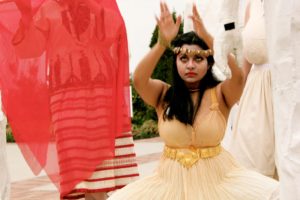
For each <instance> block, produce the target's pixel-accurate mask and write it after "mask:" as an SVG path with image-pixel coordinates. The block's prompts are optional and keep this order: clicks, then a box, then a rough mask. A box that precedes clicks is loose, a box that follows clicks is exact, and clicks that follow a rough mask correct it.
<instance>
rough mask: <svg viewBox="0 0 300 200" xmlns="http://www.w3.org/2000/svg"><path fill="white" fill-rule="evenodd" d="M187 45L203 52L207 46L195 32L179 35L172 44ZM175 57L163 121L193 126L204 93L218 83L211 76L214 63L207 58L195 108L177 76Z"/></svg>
mask: <svg viewBox="0 0 300 200" xmlns="http://www.w3.org/2000/svg"><path fill="white" fill-rule="evenodd" d="M184 44H187V45H193V44H195V45H198V46H200V48H202V49H203V50H207V49H208V46H207V44H206V43H205V42H204V41H203V40H202V39H201V38H199V37H198V36H197V34H196V33H195V32H188V33H185V34H182V35H179V36H178V37H176V38H175V40H174V41H173V42H172V46H174V47H182V46H183V45H184ZM176 57H177V55H175V54H174V60H173V68H172V86H171V87H170V88H169V89H168V90H167V92H166V95H165V97H164V99H163V101H164V109H165V110H164V115H163V117H164V119H168V120H171V119H173V118H174V117H175V118H176V119H178V120H179V121H181V122H182V123H184V124H190V125H192V124H193V121H194V118H195V116H194V115H195V113H196V112H197V110H198V108H199V106H200V104H201V100H202V97H203V94H204V91H205V90H206V89H208V88H212V87H214V86H216V85H217V84H218V83H219V81H218V80H216V79H215V78H214V76H213V75H212V66H213V64H214V63H215V61H214V58H213V56H209V57H207V64H208V70H207V73H206V74H205V76H204V77H203V78H202V79H201V81H200V84H199V97H198V101H197V103H196V106H194V105H193V101H192V99H191V95H190V92H189V90H188V88H187V87H186V85H185V83H184V81H183V80H182V79H181V77H180V76H179V74H178V71H177V65H176Z"/></svg>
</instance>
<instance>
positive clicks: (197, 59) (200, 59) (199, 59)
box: [194, 56, 203, 62]
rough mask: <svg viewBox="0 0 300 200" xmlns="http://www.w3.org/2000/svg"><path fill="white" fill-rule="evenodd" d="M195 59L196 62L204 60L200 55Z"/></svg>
mask: <svg viewBox="0 0 300 200" xmlns="http://www.w3.org/2000/svg"><path fill="white" fill-rule="evenodd" d="M194 59H195V61H196V62H201V61H202V60H203V58H202V57H200V56H197V57H195V58H194Z"/></svg>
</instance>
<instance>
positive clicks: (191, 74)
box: [186, 72, 197, 77]
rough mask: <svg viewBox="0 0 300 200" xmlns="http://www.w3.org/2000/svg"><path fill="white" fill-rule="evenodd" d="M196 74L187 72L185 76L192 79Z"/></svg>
mask: <svg viewBox="0 0 300 200" xmlns="http://www.w3.org/2000/svg"><path fill="white" fill-rule="evenodd" d="M196 75H197V74H196V73H195V72H188V73H186V76H188V77H193V76H196Z"/></svg>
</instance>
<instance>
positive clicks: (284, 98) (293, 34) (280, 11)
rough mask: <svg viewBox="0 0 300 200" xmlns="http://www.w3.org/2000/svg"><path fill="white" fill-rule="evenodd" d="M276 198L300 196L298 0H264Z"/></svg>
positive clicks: (299, 42) (297, 199)
mask: <svg viewBox="0 0 300 200" xmlns="http://www.w3.org/2000/svg"><path fill="white" fill-rule="evenodd" d="M265 14H266V25H267V30H268V32H267V39H268V48H269V57H270V62H271V63H272V65H273V68H272V71H271V72H272V80H273V96H274V115H275V141H276V151H277V154H278V155H277V158H278V166H279V167H278V175H279V179H280V187H281V188H280V199H282V200H299V199H300V187H299V185H300V1H299V0H265Z"/></svg>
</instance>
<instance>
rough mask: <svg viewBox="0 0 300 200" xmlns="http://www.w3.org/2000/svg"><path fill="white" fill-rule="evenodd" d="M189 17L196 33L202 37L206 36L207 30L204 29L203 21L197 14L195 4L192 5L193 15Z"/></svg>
mask: <svg viewBox="0 0 300 200" xmlns="http://www.w3.org/2000/svg"><path fill="white" fill-rule="evenodd" d="M190 18H191V19H192V21H193V26H194V30H195V32H196V33H197V35H198V36H199V37H200V38H202V39H204V38H206V37H207V35H208V32H207V31H206V28H205V26H204V24H203V21H202V19H201V17H200V15H199V12H198V10H197V7H196V5H195V4H194V5H193V15H192V16H190Z"/></svg>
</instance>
